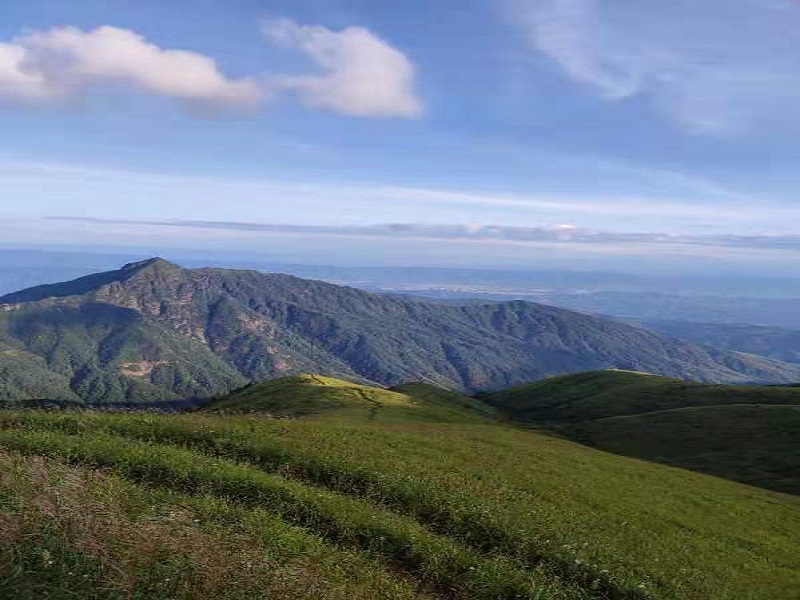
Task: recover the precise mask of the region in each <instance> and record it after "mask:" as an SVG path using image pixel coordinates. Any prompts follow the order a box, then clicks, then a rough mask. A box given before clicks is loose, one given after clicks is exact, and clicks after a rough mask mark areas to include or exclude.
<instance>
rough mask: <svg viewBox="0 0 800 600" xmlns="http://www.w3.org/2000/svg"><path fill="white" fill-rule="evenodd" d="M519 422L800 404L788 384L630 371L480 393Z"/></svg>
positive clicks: (568, 377) (595, 373) (797, 391)
mask: <svg viewBox="0 0 800 600" xmlns="http://www.w3.org/2000/svg"><path fill="white" fill-rule="evenodd" d="M479 398H481V399H482V400H484V401H485V402H487V403H489V404H491V405H492V406H495V407H497V408H499V409H502V410H504V411H506V412H508V413H509V414H510V415H512V416H513V417H514V418H516V419H518V420H520V421H528V422H539V423H543V422H571V421H572V422H574V421H587V420H590V419H601V418H603V417H616V416H622V415H634V414H640V413H644V412H651V411H655V410H669V409H672V408H685V407H688V406H719V405H725V404H788V405H792V404H800V389H797V388H792V387H777V386H756V385H722V384H708V383H694V382H689V381H682V380H680V379H672V378H670V377H661V376H660V375H652V374H650V373H637V372H633V371H589V372H586V373H577V374H575V375H565V376H561V377H549V378H547V379H542V380H540V381H536V382H534V383H530V384H527V385H522V386H517V387H513V388H510V389H507V390H502V391H499V392H492V393H489V394H482V395H480V396H479Z"/></svg>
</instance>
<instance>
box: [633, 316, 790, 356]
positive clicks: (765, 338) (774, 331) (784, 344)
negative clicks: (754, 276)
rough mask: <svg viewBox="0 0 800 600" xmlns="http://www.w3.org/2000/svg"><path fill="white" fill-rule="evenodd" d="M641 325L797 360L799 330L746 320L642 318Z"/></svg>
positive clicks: (673, 334) (717, 344)
mask: <svg viewBox="0 0 800 600" xmlns="http://www.w3.org/2000/svg"><path fill="white" fill-rule="evenodd" d="M640 323H641V325H642V326H643V327H646V328H647V329H650V330H651V331H655V332H657V333H660V334H662V335H667V336H669V337H675V338H681V339H684V340H687V341H690V342H695V343H698V344H708V345H709V346H717V347H718V348H726V349H728V350H737V351H739V352H749V353H751V354H758V355H760V356H766V357H768V358H774V359H775V360H782V361H785V362H791V363H800V330H798V329H783V328H780V327H768V326H765V325H749V324H747V323H730V324H728V323H692V322H687V321H663V320H654V321H650V320H645V321H641V322H640Z"/></svg>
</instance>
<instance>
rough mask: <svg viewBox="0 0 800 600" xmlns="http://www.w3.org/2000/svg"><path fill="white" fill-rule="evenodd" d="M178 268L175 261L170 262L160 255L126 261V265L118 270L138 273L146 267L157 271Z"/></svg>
mask: <svg viewBox="0 0 800 600" xmlns="http://www.w3.org/2000/svg"><path fill="white" fill-rule="evenodd" d="M180 268H181V267H180V266H178V265H176V264H175V263H171V262H169V261H168V260H165V259H163V258H161V257H158V256H156V257H153V258H148V259H146V260H140V261H137V262H132V263H128V264H127V265H124V266H123V267H122V268H121V269H120V271H121V272H123V273H124V272H128V273H129V272H137V273H138V272H141V271H144V270H146V269H155V270H159V271H161V270H170V271H174V270H180Z"/></svg>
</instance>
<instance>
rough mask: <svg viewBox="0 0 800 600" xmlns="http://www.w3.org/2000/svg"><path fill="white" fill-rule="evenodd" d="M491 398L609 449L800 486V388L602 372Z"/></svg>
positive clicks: (515, 413)
mask: <svg viewBox="0 0 800 600" xmlns="http://www.w3.org/2000/svg"><path fill="white" fill-rule="evenodd" d="M482 399H483V400H485V401H486V402H488V403H490V404H492V405H493V406H496V407H498V408H499V409H501V410H502V411H503V412H505V413H506V414H508V415H510V416H511V417H512V418H515V419H517V420H520V421H524V422H528V423H538V424H542V425H546V426H548V427H551V428H553V429H554V430H556V431H558V432H559V433H560V434H563V435H566V436H568V437H569V438H571V439H573V440H576V441H579V442H582V443H585V444H589V445H591V446H594V447H596V448H600V449H602V450H606V451H609V452H615V453H618V454H624V455H626V456H633V457H637V458H643V459H647V460H654V461H658V462H663V463H667V464H670V465H675V466H680V467H683V468H687V469H694V470H697V471H701V472H704V473H710V474H713V475H717V476H720V477H725V478H728V479H732V480H735V481H741V482H744V483H749V484H752V485H758V486H761V487H765V488H768V489H772V490H777V491H783V492H790V493H795V494H800V388H796V387H765V386H730V385H709V384H700V383H690V382H685V381H680V380H676V379H669V378H666V377H659V376H657V375H649V374H646V373H632V372H626V371H600V372H593V373H579V374H577V375H569V376H565V377H553V378H550V379H545V380H542V381H538V382H535V383H533V384H530V385H525V386H520V387H516V388H512V389H509V390H504V391H502V392H496V393H492V394H486V395H484V396H482Z"/></svg>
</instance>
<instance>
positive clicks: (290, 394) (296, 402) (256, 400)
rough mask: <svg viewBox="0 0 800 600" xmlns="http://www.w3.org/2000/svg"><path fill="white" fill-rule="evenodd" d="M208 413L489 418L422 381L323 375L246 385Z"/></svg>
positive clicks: (468, 401) (477, 406)
mask: <svg viewBox="0 0 800 600" xmlns="http://www.w3.org/2000/svg"><path fill="white" fill-rule="evenodd" d="M203 410H205V411H209V412H226V413H239V414H241V413H262V414H265V415H268V416H271V417H283V418H286V417H293V418H313V419H326V420H331V419H334V420H339V421H350V422H353V421H356V422H360V421H370V422H382V423H383V422H389V423H391V422H434V423H436V422H440V423H470V422H480V421H484V422H487V421H488V419H489V418H490V417H491V415H492V414H493V411H492V409H491V408H490V407H488V406H486V405H484V404H482V403H481V402H477V401H475V400H473V399H472V398H469V397H468V396H463V395H461V394H458V393H456V392H451V391H448V390H444V389H441V388H437V387H435V386H431V385H426V384H409V385H406V386H400V387H398V388H395V389H393V390H390V389H384V388H378V387H373V386H368V385H362V384H358V383H352V382H349V381H342V380H341V379H334V378H332V377H323V376H321V375H298V376H295V377H283V378H280V379H276V380H273V381H268V382H265V383H260V384H254V385H251V386H247V387H245V388H243V389H241V390H237V391H235V392H233V393H231V394H229V395H227V396H225V397H223V398H219V399H217V400H214V401H213V402H211V403H210V404H208V405H207V406H206V407H204V409H203Z"/></svg>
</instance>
